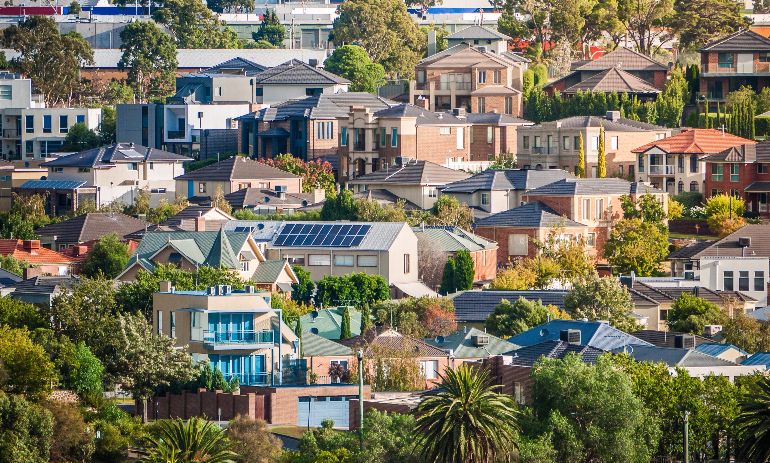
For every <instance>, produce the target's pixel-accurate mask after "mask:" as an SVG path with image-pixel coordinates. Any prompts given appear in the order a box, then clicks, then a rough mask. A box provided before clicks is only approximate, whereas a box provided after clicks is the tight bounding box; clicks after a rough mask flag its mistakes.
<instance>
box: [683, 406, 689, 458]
mask: <svg viewBox="0 0 770 463" xmlns="http://www.w3.org/2000/svg"><path fill="white" fill-rule="evenodd" d="M684 463H690V412H688V411H685V412H684Z"/></svg>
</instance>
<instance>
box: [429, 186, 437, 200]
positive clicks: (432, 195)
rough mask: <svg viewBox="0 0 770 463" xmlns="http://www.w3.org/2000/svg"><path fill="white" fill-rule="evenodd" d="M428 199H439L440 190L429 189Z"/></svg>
mask: <svg viewBox="0 0 770 463" xmlns="http://www.w3.org/2000/svg"><path fill="white" fill-rule="evenodd" d="M428 197H429V198H437V197H438V190H436V189H435V188H428Z"/></svg>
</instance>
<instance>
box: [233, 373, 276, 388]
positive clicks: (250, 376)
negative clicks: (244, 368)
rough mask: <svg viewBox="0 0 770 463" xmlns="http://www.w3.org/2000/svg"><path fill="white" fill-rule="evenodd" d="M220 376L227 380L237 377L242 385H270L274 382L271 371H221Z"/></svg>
mask: <svg viewBox="0 0 770 463" xmlns="http://www.w3.org/2000/svg"><path fill="white" fill-rule="evenodd" d="M222 376H224V377H225V380H227V382H230V380H231V379H232V378H234V377H237V378H238V383H239V384H240V385H242V386H261V385H272V384H273V383H274V378H273V375H272V374H271V373H223V374H222Z"/></svg>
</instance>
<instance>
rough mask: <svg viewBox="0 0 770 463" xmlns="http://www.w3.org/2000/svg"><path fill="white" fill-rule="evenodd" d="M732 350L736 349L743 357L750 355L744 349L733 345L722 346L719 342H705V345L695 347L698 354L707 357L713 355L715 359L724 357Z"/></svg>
mask: <svg viewBox="0 0 770 463" xmlns="http://www.w3.org/2000/svg"><path fill="white" fill-rule="evenodd" d="M730 349H735V350H736V351H738V352H740V353H741V354H742V355H749V354H748V353H747V352H746V351H744V350H743V349H741V348H739V347H736V346H733V345H732V344H720V343H717V342H704V343H703V344H699V345H697V346H696V347H695V350H696V351H698V352H702V353H704V354H707V355H713V356H714V357H718V356H720V355H722V354H723V353H725V352H727V351H728V350H730Z"/></svg>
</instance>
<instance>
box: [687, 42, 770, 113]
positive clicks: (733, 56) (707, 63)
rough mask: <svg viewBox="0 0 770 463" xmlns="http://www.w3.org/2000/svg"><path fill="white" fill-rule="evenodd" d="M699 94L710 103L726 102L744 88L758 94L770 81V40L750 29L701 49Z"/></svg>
mask: <svg viewBox="0 0 770 463" xmlns="http://www.w3.org/2000/svg"><path fill="white" fill-rule="evenodd" d="M698 52H699V53H700V94H701V95H703V96H705V97H706V98H708V100H709V103H714V104H716V103H717V102H725V101H726V99H727V94H728V93H729V92H732V91H735V90H739V89H740V88H741V86H746V87H751V88H752V89H753V90H754V91H755V92H757V93H759V92H760V91H762V89H763V88H765V87H766V86H767V85H768V83H769V82H770V39H768V38H767V37H764V36H762V35H760V34H757V33H756V32H754V31H752V30H749V29H741V30H739V31H738V32H735V33H733V34H730V35H728V36H727V37H725V38H723V39H720V40H716V41H714V42H711V43H709V44H708V45H705V46H703V47H701V48H699V49H698Z"/></svg>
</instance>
